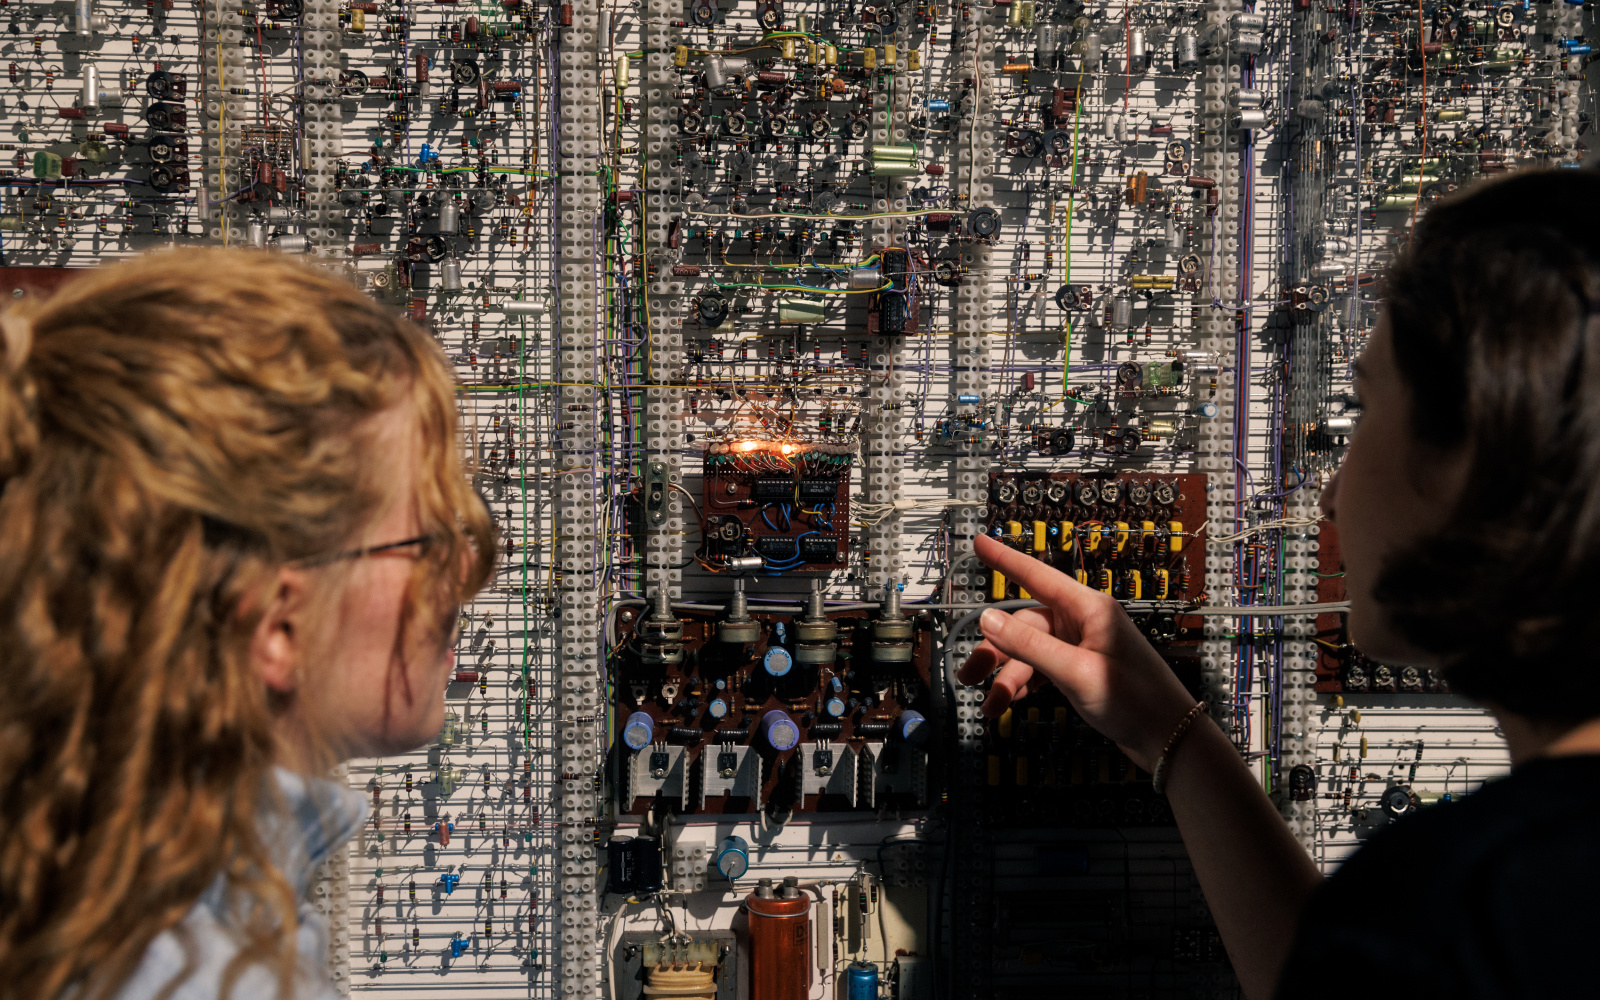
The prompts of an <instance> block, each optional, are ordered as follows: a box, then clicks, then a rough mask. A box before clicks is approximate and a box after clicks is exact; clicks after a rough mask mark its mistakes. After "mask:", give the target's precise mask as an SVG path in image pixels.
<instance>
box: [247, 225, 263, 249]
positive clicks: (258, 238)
mask: <svg viewBox="0 0 1600 1000" xmlns="http://www.w3.org/2000/svg"><path fill="white" fill-rule="evenodd" d="M245 233H246V239H248V240H249V241H250V245H251V246H253V247H256V248H257V249H261V248H264V247H266V245H267V224H266V223H264V222H251V223H250V224H249V225H248V226H246V227H245Z"/></svg>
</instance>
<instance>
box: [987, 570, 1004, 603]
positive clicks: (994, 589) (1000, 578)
mask: <svg viewBox="0 0 1600 1000" xmlns="http://www.w3.org/2000/svg"><path fill="white" fill-rule="evenodd" d="M989 596H990V597H992V598H994V599H995V600H997V601H1003V600H1005V599H1006V575H1005V574H1004V573H1002V572H1000V571H999V570H995V571H994V573H993V575H992V576H990V577H989Z"/></svg>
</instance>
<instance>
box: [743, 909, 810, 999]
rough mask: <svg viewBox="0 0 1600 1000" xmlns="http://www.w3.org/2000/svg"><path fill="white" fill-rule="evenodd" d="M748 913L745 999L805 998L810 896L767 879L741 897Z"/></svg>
mask: <svg viewBox="0 0 1600 1000" xmlns="http://www.w3.org/2000/svg"><path fill="white" fill-rule="evenodd" d="M744 908H745V912H746V913H748V914H749V917H750V921H749V941H750V1000H806V998H807V997H809V996H810V995H811V962H812V958H811V896H810V895H809V894H807V893H804V892H801V891H800V889H799V888H798V887H797V886H788V885H785V886H784V887H783V888H782V889H781V890H777V889H775V887H774V886H773V884H772V880H771V879H762V880H761V884H760V885H758V886H757V887H756V890H755V891H754V892H752V893H751V894H750V895H749V896H746V897H745V901H744Z"/></svg>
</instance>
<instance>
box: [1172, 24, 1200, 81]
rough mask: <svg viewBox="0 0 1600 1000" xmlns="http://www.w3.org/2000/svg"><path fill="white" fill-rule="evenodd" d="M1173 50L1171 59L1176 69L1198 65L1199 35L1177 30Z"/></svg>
mask: <svg viewBox="0 0 1600 1000" xmlns="http://www.w3.org/2000/svg"><path fill="white" fill-rule="evenodd" d="M1173 50H1174V51H1173V57H1172V61H1173V63H1174V64H1176V66H1177V67H1178V69H1180V70H1183V71H1188V70H1192V69H1194V68H1195V67H1196V66H1198V65H1200V37H1199V36H1198V35H1196V34H1195V33H1194V32H1192V31H1180V32H1178V37H1177V40H1176V41H1175V42H1174V43H1173Z"/></svg>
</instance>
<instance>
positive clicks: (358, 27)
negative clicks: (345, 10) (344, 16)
mask: <svg viewBox="0 0 1600 1000" xmlns="http://www.w3.org/2000/svg"><path fill="white" fill-rule="evenodd" d="M350 30H351V31H366V30H367V12H366V11H364V10H362V9H361V8H360V7H351V8H350Z"/></svg>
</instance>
